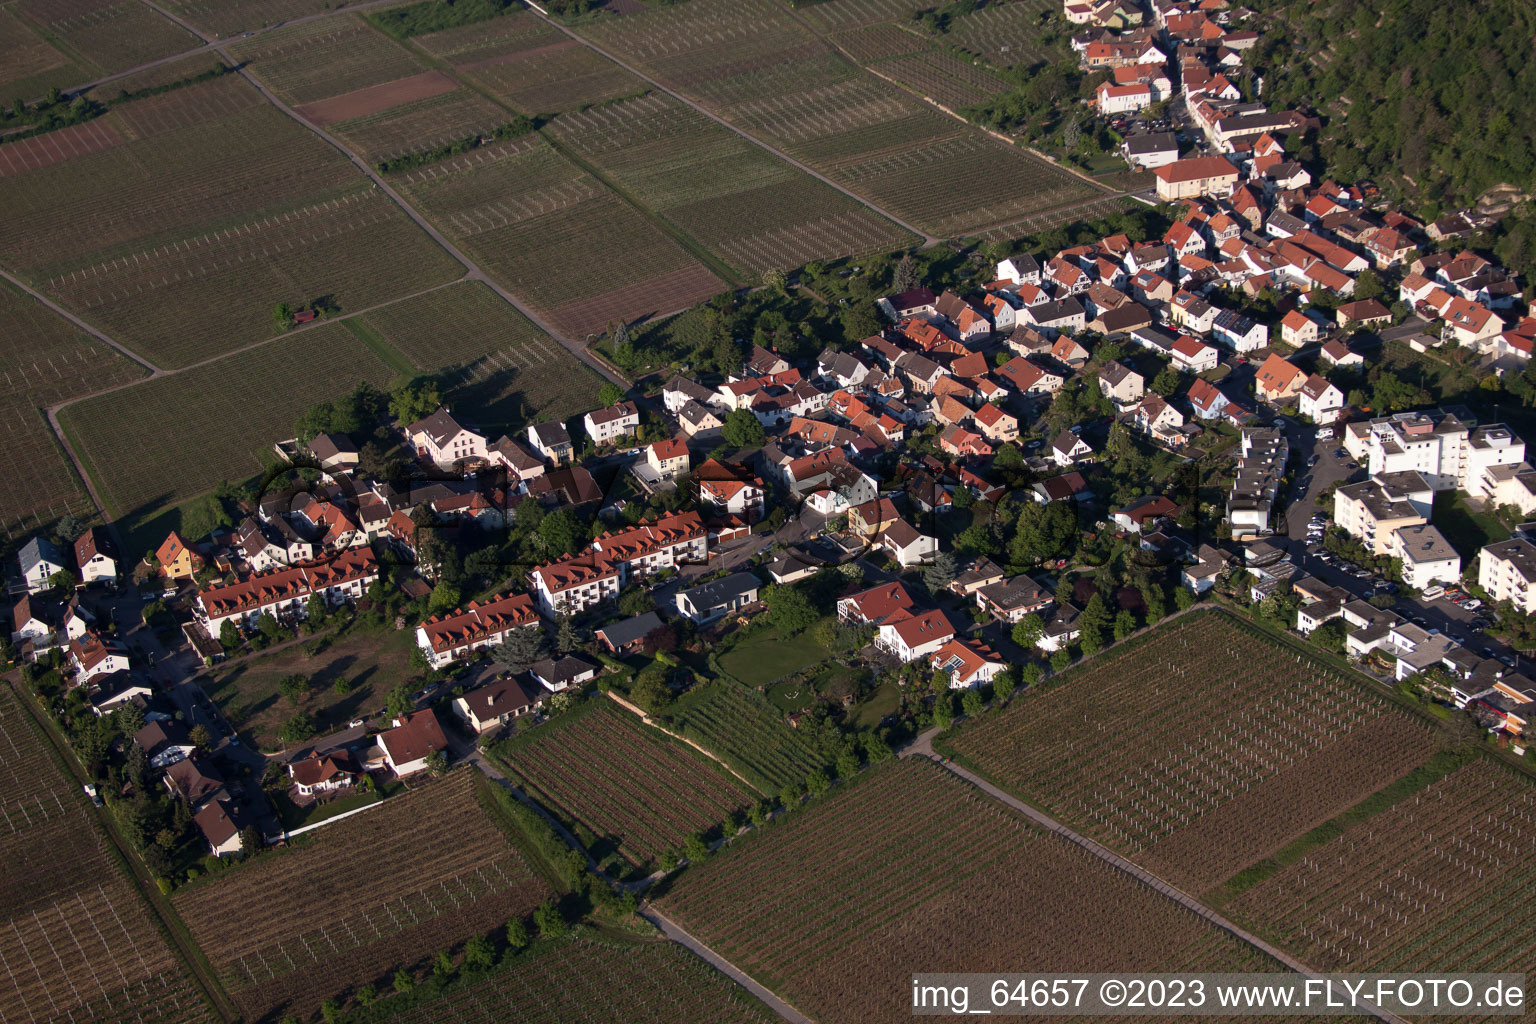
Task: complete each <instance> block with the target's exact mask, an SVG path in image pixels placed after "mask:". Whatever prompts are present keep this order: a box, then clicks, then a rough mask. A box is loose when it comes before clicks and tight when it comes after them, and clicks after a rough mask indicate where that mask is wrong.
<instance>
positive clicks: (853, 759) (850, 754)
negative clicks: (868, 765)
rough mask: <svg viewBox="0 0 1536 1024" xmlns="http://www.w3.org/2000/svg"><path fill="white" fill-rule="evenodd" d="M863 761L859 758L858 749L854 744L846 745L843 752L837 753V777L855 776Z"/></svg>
mask: <svg viewBox="0 0 1536 1024" xmlns="http://www.w3.org/2000/svg"><path fill="white" fill-rule="evenodd" d="M862 763H863V762H861V761H860V760H859V752H858V750H857V749H856V748H855V747H854V746H853V745H852V744H850V745H848V746H846V747H844V748H843V752H842V753H841V754H838V755H837V777H838V778H840V779H851V778H853V777H854V776H855V775H856V774H858V771H859V768H860V767H861V766H862Z"/></svg>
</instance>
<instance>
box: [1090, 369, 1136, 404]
mask: <svg viewBox="0 0 1536 1024" xmlns="http://www.w3.org/2000/svg"><path fill="white" fill-rule="evenodd" d="M1098 380H1099V391H1100V393H1102V394H1103V395H1105V396H1106V397H1107V398H1108V399H1109V400H1110V401H1111V402H1114V403H1115V404H1116V405H1127V404H1129V403H1131V402H1139V401H1140V400H1141V397H1142V396H1143V395H1145V394H1146V393H1147V382H1146V379H1145V378H1144V377H1142V375H1141V374H1139V373H1137V372H1136V371H1135V370H1133V369H1131V368H1130V367H1129V366H1126V365H1125V364H1124V363H1120V362H1116V361H1114V360H1110V361H1109V362H1107V363H1105V364H1104V365H1102V366H1100V367H1099V372H1098Z"/></svg>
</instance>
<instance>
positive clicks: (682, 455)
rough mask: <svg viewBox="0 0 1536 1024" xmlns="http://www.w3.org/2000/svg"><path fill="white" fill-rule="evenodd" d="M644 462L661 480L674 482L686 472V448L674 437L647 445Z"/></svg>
mask: <svg viewBox="0 0 1536 1024" xmlns="http://www.w3.org/2000/svg"><path fill="white" fill-rule="evenodd" d="M645 461H646V464H647V465H648V466H650V467H651V469H652V470H653V471H654V472H655V473H656V475H657V477H659V478H660V479H662V480H676V479H677V478H678V477H680V476H682V475H683V474H684V473H686V472H688V446H687V445H686V444H684V443H683V442H682V441H680V440H678V439H677V438H675V437H671V438H668V439H667V440H665V441H657V442H656V443H655V444H652V445H647V446H646V449H645Z"/></svg>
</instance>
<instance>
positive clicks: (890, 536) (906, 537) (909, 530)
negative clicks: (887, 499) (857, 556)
mask: <svg viewBox="0 0 1536 1024" xmlns="http://www.w3.org/2000/svg"><path fill="white" fill-rule="evenodd" d="M874 546H875V547H877V548H882V549H884V550H885V551H886V552H887V553H889V554H890V556H891V557H892V558H894V559H896V562H897V563H898V564H899V565H900V566H901V567H902V568H903V569H907V568H911V567H912V566H914V565H922V564H923V563H925V562H930V561H932V560H933V557H934V556H935V555H937V554H938V553H939V539H938V538H937V537H930V536H929V535H928V534H926V533H922V532H921V531H919V530H918V529H917V528H916V527H914V526H913V525H912V524H910V523H908V522H907V521H906V520H905V519H898V520H896V521H895V522H893V523H891V525H890V526H888V527H886V528H885V529H884V530H883V531H881V533H880V536H879V537H877V538H876V539H875V544H874Z"/></svg>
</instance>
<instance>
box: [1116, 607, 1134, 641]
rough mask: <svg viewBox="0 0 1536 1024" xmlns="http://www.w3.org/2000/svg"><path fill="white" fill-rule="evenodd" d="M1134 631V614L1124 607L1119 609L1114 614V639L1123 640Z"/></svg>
mask: <svg viewBox="0 0 1536 1024" xmlns="http://www.w3.org/2000/svg"><path fill="white" fill-rule="evenodd" d="M1134 632H1136V616H1134V615H1132V614H1131V613H1130V611H1128V610H1127V609H1125V608H1122V609H1120V611H1119V613H1118V614H1117V615H1115V639H1116V640H1124V639H1125V638H1126V637H1128V636H1130V635H1131V634H1132V633H1134Z"/></svg>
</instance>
